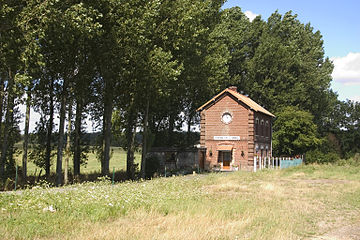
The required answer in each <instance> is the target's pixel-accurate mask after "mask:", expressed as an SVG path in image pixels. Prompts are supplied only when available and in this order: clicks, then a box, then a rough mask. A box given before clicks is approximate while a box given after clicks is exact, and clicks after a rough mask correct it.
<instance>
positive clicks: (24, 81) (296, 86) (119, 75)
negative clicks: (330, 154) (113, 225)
mask: <svg viewBox="0 0 360 240" xmlns="http://www.w3.org/2000/svg"><path fill="white" fill-rule="evenodd" d="M0 3H1V4H0V16H1V21H0V53H1V55H0V58H1V61H0V91H1V92H0V119H1V121H0V124H1V126H0V131H1V132H0V136H1V150H0V151H1V164H0V174H1V177H2V178H3V179H6V178H7V177H8V176H9V175H11V174H12V173H13V170H14V153H15V150H16V148H15V147H14V144H15V143H16V141H17V140H18V130H17V129H18V123H19V119H20V118H21V117H25V131H24V146H23V164H22V165H23V166H22V167H23V174H24V177H25V178H26V164H27V161H28V154H27V153H28V150H27V149H28V139H29V137H28V136H29V121H30V108H33V109H34V110H35V111H37V112H38V113H40V115H41V120H40V121H39V122H38V123H37V128H36V135H35V142H36V143H37V144H36V145H35V146H34V148H33V150H32V152H30V154H29V157H30V159H32V160H33V161H35V162H37V163H38V165H41V166H42V167H43V168H44V169H45V172H46V175H47V176H49V175H50V165H51V163H52V161H51V159H52V158H53V157H55V156H53V153H54V152H56V183H57V185H60V184H62V183H63V179H64V181H65V183H66V182H67V179H68V178H67V175H68V173H67V169H68V167H69V162H70V159H72V162H73V174H74V176H75V177H76V176H78V175H79V174H80V166H81V162H83V161H84V157H86V155H85V154H84V152H85V147H84V142H83V135H84V119H85V118H87V117H90V118H91V119H92V121H93V124H94V125H95V126H98V127H99V128H100V129H101V133H102V134H101V138H100V139H99V144H98V156H99V159H100V161H101V173H102V174H103V175H107V174H108V173H109V161H110V144H111V139H112V137H113V136H116V135H121V136H124V137H125V142H124V143H123V145H124V147H125V149H126V150H127V174H128V177H129V178H133V177H134V171H135V165H134V151H135V135H136V132H137V130H139V129H141V131H142V136H143V137H142V144H141V146H142V161H141V173H142V176H144V174H145V164H146V161H145V155H146V151H147V149H148V148H149V147H150V146H151V144H152V143H153V142H154V139H159V136H161V139H162V140H163V141H162V142H163V143H166V144H167V145H170V146H171V145H174V144H175V131H176V130H179V129H180V128H181V127H182V125H183V123H186V124H187V126H188V132H189V134H188V138H187V144H190V143H191V142H192V141H191V139H192V138H191V134H190V132H191V126H193V125H195V124H197V123H198V115H197V113H196V111H195V110H196V108H197V107H198V106H200V105H201V104H202V103H203V102H204V101H206V100H208V99H209V98H210V97H211V96H212V95H214V94H215V93H216V92H218V91H220V90H221V89H223V88H225V87H226V86H228V85H230V84H232V85H237V86H238V89H242V90H243V91H244V92H245V93H247V94H249V95H250V97H252V98H253V99H254V100H255V101H257V102H259V103H260V104H262V105H264V106H265V107H266V108H267V109H269V110H270V111H272V112H274V113H275V114H277V113H282V112H284V111H286V108H285V106H294V108H296V109H295V111H304V112H306V113H307V114H309V116H310V117H309V118H304V119H310V120H309V121H310V123H311V124H314V126H315V128H311V129H312V130H314V131H315V132H316V133H315V134H313V135H311V136H310V135H309V136H310V137H309V138H312V139H310V140H309V141H305V142H307V143H309V144H307V145H306V147H305V148H300V150H301V151H306V150H308V149H311V148H314V147H317V146H319V144H320V143H321V141H320V140H319V141H318V138H319V139H320V138H321V137H324V136H326V135H327V133H329V132H336V131H338V132H336V136H338V135H341V134H342V133H343V130H344V128H343V127H342V126H341V124H340V123H339V122H336V120H334V119H335V118H336V117H337V116H338V115H337V112H336V111H334V109H336V108H335V106H340V105H341V106H342V104H343V103H341V102H339V101H337V98H336V94H334V93H333V92H332V91H331V90H330V88H329V87H330V81H331V76H330V74H331V72H332V68H333V66H332V63H331V62H330V61H329V60H328V59H327V58H325V57H324V50H323V41H322V36H321V34H320V32H318V31H317V32H314V30H313V28H312V27H311V26H310V24H306V25H304V24H302V23H301V22H299V20H297V18H296V15H293V14H292V13H291V12H288V13H286V14H285V15H284V16H282V15H281V14H279V13H278V12H275V13H274V14H273V15H272V16H271V17H270V18H269V19H268V20H267V21H264V20H262V19H261V18H260V17H257V18H255V19H254V20H253V21H252V22H250V21H249V19H248V18H247V17H246V16H245V15H244V14H243V13H242V12H241V9H240V8H238V7H237V8H232V9H225V10H221V6H222V4H223V1H220V0H206V1H191V0H184V1H169V0H148V1H142V0H134V1H114V0H89V1H81V0H64V1H58V0H48V1H42V0H26V1H25V0H0ZM19 104H25V105H26V106H27V108H26V109H27V110H26V113H25V116H21V114H19V112H18V111H17V106H19ZM344 104H345V103H344ZM351 104H354V103H351ZM357 109H358V107H357ZM289 111H290V110H289ZM291 111H292V110H291ZM291 111H290V112H291ZM56 116H58V117H59V125H58V126H55V124H54V122H55V121H54V118H55V117H56ZM279 116H281V115H279ZM279 122H280V121H279ZM356 124H358V123H357V122H356ZM66 126H67V127H66ZM281 126H283V125H280V127H281ZM65 127H66V128H65ZM275 130H277V129H276V128H275ZM346 130H349V128H346ZM279 132H280V129H279ZM340 133H341V134H340ZM275 136H281V134H278V135H276V134H275ZM305 137H307V135H306V136H305ZM275 142H276V143H278V147H277V149H278V152H279V153H280V154H290V153H297V152H298V151H300V150H298V149H297V150H294V149H295V148H294V146H291V143H290V147H284V144H286V143H284V142H281V141H280V140H279V141H278V140H276V141H275ZM349 145H350V146H351V144H349ZM54 148H56V151H54V150H55V149H54ZM287 149H288V150H287ZM64 152H65V161H64V162H65V174H64V175H65V176H64V178H63V173H62V165H63V157H64Z"/></svg>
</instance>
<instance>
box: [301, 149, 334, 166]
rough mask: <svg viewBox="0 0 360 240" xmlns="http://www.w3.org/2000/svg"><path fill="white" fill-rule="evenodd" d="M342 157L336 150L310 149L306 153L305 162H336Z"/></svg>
mask: <svg viewBox="0 0 360 240" xmlns="http://www.w3.org/2000/svg"><path fill="white" fill-rule="evenodd" d="M339 160H340V157H339V155H338V154H337V153H335V152H328V153H323V152H322V151H320V150H319V149H316V150H312V151H308V152H307V153H306V155H305V163H306V164H308V163H320V164H322V163H335V162H337V161H339Z"/></svg>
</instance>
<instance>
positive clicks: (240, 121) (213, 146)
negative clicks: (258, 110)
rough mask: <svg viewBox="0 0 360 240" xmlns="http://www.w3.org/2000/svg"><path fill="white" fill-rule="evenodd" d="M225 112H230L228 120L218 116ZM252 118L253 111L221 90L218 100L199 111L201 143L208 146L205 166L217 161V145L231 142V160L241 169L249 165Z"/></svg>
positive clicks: (252, 145)
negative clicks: (231, 138) (223, 139)
mask: <svg viewBox="0 0 360 240" xmlns="http://www.w3.org/2000/svg"><path fill="white" fill-rule="evenodd" d="M225 112H229V113H230V114H231V115H232V121H231V122H230V123H229V124H225V123H223V122H222V120H221V117H222V115H223V113H225ZM253 119H254V117H253V111H252V110H250V109H249V108H248V107H247V106H246V105H243V104H241V103H238V102H237V101H236V100H235V99H233V98H232V97H231V96H229V95H228V94H224V95H223V97H222V98H221V99H220V100H218V101H217V102H216V103H214V104H213V105H212V106H210V107H208V108H207V109H206V110H203V111H202V112H201V124H200V125H201V133H200V144H201V145H202V146H205V147H206V149H207V150H206V162H205V168H207V169H208V168H212V167H213V166H214V165H217V164H218V151H217V149H218V146H219V145H233V164H235V165H237V166H240V168H241V169H243V168H246V169H247V168H249V166H251V164H252V159H253V149H254V127H253V126H254V125H253V121H254V120H253ZM214 136H240V138H241V140H240V141H238V140H236V141H220V140H214ZM249 148H250V151H249ZM242 152H243V155H242ZM210 153H212V155H211V154H210ZM249 160H251V162H249Z"/></svg>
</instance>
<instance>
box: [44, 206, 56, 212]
mask: <svg viewBox="0 0 360 240" xmlns="http://www.w3.org/2000/svg"><path fill="white" fill-rule="evenodd" d="M43 211H44V212H47V211H49V212H56V209H55V208H54V207H53V206H52V205H50V206H48V207H45V208H43Z"/></svg>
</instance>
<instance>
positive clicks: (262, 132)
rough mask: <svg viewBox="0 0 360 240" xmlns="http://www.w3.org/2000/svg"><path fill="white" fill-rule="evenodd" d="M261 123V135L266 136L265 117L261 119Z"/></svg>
mask: <svg viewBox="0 0 360 240" xmlns="http://www.w3.org/2000/svg"><path fill="white" fill-rule="evenodd" d="M260 125H261V127H260V131H261V132H260V135H261V136H264V119H261V122H260Z"/></svg>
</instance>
